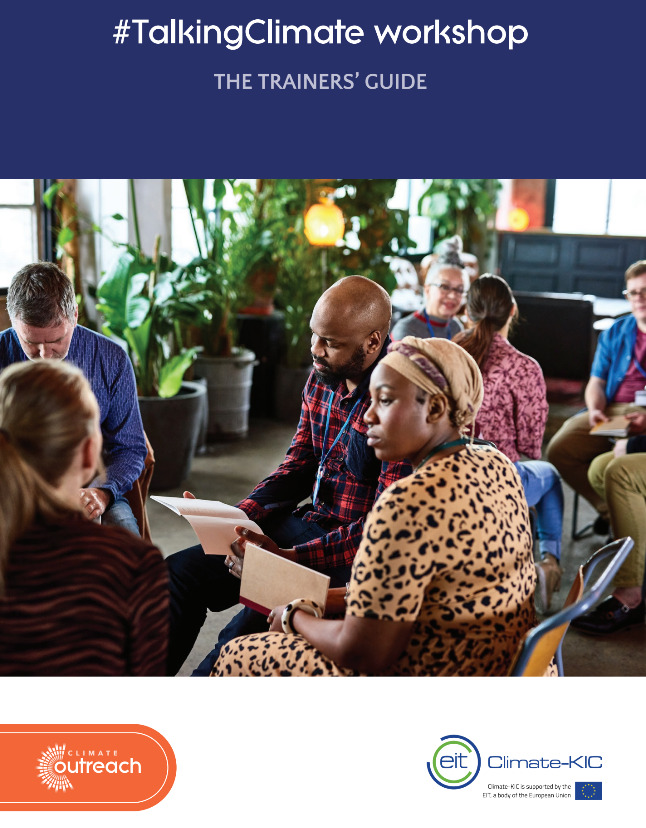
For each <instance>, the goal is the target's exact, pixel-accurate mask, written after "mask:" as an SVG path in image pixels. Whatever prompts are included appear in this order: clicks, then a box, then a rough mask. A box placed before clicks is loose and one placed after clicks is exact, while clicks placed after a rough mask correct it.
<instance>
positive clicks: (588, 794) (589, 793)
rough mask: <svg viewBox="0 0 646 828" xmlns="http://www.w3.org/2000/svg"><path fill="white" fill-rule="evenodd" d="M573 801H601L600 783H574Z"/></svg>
mask: <svg viewBox="0 0 646 828" xmlns="http://www.w3.org/2000/svg"><path fill="white" fill-rule="evenodd" d="M574 798H575V799H601V798H602V797H601V782H575V783H574Z"/></svg>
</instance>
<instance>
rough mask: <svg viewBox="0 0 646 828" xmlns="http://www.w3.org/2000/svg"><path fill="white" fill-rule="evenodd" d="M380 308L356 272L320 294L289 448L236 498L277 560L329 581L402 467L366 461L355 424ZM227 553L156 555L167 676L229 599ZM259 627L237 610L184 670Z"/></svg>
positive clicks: (238, 567) (201, 671)
mask: <svg viewBox="0 0 646 828" xmlns="http://www.w3.org/2000/svg"><path fill="white" fill-rule="evenodd" d="M390 312H391V306H390V297H389V296H388V293H387V292H386V291H385V290H384V289H383V288H382V287H380V286H379V285H378V284H377V283H376V282H373V281H372V280H370V279H366V278H365V277H363V276H347V277H346V278H345V279H341V280H339V281H338V282H336V283H335V284H334V285H332V287H330V288H329V289H328V290H326V291H325V293H323V295H322V296H321V298H320V299H319V300H318V302H317V303H316V305H315V307H314V311H313V313H312V318H311V321H310V325H311V328H312V345H311V350H312V360H313V365H314V371H313V373H312V375H311V376H310V378H309V380H308V381H307V384H306V385H305V390H304V391H303V405H302V409H301V417H300V421H299V424H298V429H297V431H296V434H295V435H294V439H293V440H292V444H291V446H290V448H289V450H288V452H287V455H286V457H285V460H284V461H283V462H282V463H281V464H280V466H279V467H278V468H277V469H276V471H275V472H273V474H271V475H270V476H269V477H267V478H266V479H265V480H263V481H262V482H261V483H259V484H258V485H257V486H256V488H255V489H254V490H253V492H251V494H250V495H249V496H248V497H247V498H245V500H243V501H242V502H241V503H239V504H238V506H239V507H240V508H241V509H242V510H243V511H244V512H246V514H247V515H248V516H249V517H250V518H251V519H252V520H254V521H255V522H256V523H258V524H259V525H260V526H261V528H262V529H263V531H264V532H267V533H268V534H271V536H272V537H273V538H274V539H275V540H276V541H277V542H278V544H279V546H280V547H281V548H282V552H281V554H282V555H283V556H284V557H289V558H291V559H292V560H295V561H297V562H298V563H300V564H304V565H305V566H309V567H311V568H312V569H317V570H319V571H321V572H325V573H326V574H328V575H329V576H330V578H331V585H332V586H333V587H341V586H344V585H345V584H346V583H347V581H348V578H349V576H350V568H351V566H352V561H353V560H354V556H355V553H356V551H357V548H358V546H359V541H360V540H361V533H362V530H363V522H364V518H365V516H366V514H367V513H368V512H369V510H370V508H371V507H372V505H373V503H374V501H375V499H376V498H377V497H378V495H379V494H380V493H381V492H382V491H383V489H385V488H386V487H387V486H389V485H390V484H391V483H392V482H393V481H395V480H398V479H399V478H400V477H402V475H404V474H407V473H408V472H409V471H410V467H409V466H407V465H406V464H399V463H394V464H388V463H381V462H380V461H379V460H378V459H377V458H376V457H375V455H374V452H373V450H372V448H371V447H370V446H369V445H368V444H367V438H366V425H365V423H364V421H363V415H364V413H365V411H366V409H367V408H368V405H369V394H368V383H369V381H370V375H371V373H372V371H373V369H374V367H375V366H376V365H377V363H378V362H379V360H380V359H381V358H382V357H383V356H384V355H385V353H386V345H387V344H388V342H389V339H388V329H389V327H390ZM308 497H310V498H311V500H309V501H308V502H307V503H305V504H304V505H302V506H300V507H299V506H298V504H299V503H301V502H302V501H303V500H305V499H306V498H308ZM234 558H235V559H234ZM234 558H231V559H230V561H229V562H230V564H231V567H230V568H229V569H225V568H224V567H223V566H222V559H221V558H220V557H218V556H213V555H205V554H204V551H203V549H202V547H201V546H194V547H191V548H190V549H184V550H182V551H181V552H176V553H175V554H174V555H170V556H169V557H168V558H166V563H167V565H168V568H169V573H170V582H171V642H170V656H169V673H171V674H175V673H176V672H177V671H178V670H179V668H180V667H181V666H182V664H183V663H184V661H185V659H186V657H187V656H188V655H189V653H190V652H191V649H192V648H193V645H194V643H195V640H196V638H197V636H198V634H199V631H200V628H201V626H202V624H203V623H204V619H205V618H206V611H207V608H208V609H211V610H212V611H214V612H217V611H220V610H223V609H228V608H229V607H232V606H234V605H235V604H237V603H238V601H239V597H240V584H239V578H240V574H241V571H242V564H243V558H242V556H241V555H240V556H234ZM230 575H233V576H236V577H233V578H232V577H230ZM264 629H266V619H265V617H264V616H263V615H261V614H260V613H257V612H254V611H252V610H250V609H248V608H245V609H244V610H242V611H241V612H239V613H238V614H237V615H236V616H235V618H234V619H233V620H232V621H231V622H230V623H229V624H228V625H227V626H226V627H225V628H224V629H223V630H222V632H221V633H220V636H219V641H218V644H217V645H216V648H215V649H214V650H213V651H212V652H211V653H210V654H209V655H208V656H207V657H206V658H205V659H204V660H203V662H202V664H200V666H199V667H198V668H197V670H196V671H195V672H194V675H208V674H209V673H210V671H211V668H212V666H213V664H214V662H215V659H216V658H217V655H218V652H219V648H220V646H221V645H222V644H223V643H225V642H227V641H230V640H231V639H232V638H235V637H236V636H238V635H243V634H244V633H247V632H257V631H260V630H264Z"/></svg>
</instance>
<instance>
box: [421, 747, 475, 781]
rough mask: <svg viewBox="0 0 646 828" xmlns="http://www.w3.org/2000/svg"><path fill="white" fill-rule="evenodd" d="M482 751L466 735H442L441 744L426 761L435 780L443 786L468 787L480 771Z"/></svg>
mask: <svg viewBox="0 0 646 828" xmlns="http://www.w3.org/2000/svg"><path fill="white" fill-rule="evenodd" d="M480 764H481V762H480V752H479V751H478V748H477V747H476V746H475V745H474V744H473V742H472V741H471V740H470V739H467V738H466V736H457V735H455V734H454V735H452V736H442V740H441V744H440V746H439V747H438V748H437V749H436V751H435V753H434V754H433V759H432V761H430V762H427V763H426V767H427V768H428V772H429V773H430V775H431V777H432V778H433V781H434V782H437V784H438V785H441V786H442V787H443V788H466V786H467V785H470V784H471V783H472V782H473V780H474V779H475V778H476V776H477V775H478V774H479V773H480Z"/></svg>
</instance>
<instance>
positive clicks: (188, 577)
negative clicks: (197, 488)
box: [166, 513, 351, 676]
mask: <svg viewBox="0 0 646 828" xmlns="http://www.w3.org/2000/svg"><path fill="white" fill-rule="evenodd" d="M260 526H261V528H262V530H263V532H264V533H265V534H266V535H268V536H269V537H270V538H272V540H274V541H275V542H276V543H277V544H278V546H280V547H282V548H290V547H292V546H295V545H297V544H300V543H305V542H307V541H309V540H314V539H315V538H320V537H322V536H323V535H327V534H328V531H329V530H328V529H324V528H323V527H321V526H319V525H318V524H316V523H311V522H309V521H306V520H303V519H302V518H300V517H298V516H295V515H291V514H288V515H286V516H285V515H284V513H281V514H280V515H276V516H273V517H271V518H267V519H266V520H265V521H263V522H262V523H261V524H260ZM166 565H167V567H168V574H169V578H170V607H171V621H170V643H169V656H168V674H169V675H175V674H176V673H177V671H178V670H179V669H180V667H181V666H182V664H183V663H184V662H185V661H186V659H187V658H188V656H189V654H190V652H191V650H192V649H193V646H194V644H195V641H196V639H197V636H198V635H199V632H200V630H201V628H202V625H203V623H204V620H205V619H206V612H207V610H211V611H212V612H220V611H221V610H224V609H228V608H229V607H233V606H235V604H237V603H238V602H239V600H240V581H239V579H238V578H236V577H234V576H233V575H231V574H230V573H229V570H228V569H227V568H226V566H224V559H223V558H222V556H221V555H205V554H204V550H203V549H202V547H201V546H192V547H190V548H189V549H182V550H181V551H180V552H175V554H173V555H169V556H168V557H167V558H166ZM321 571H323V572H324V573H325V574H326V575H329V576H330V587H338V586H344V585H345V584H346V583H347V582H348V580H349V579H350V571H351V567H350V566H341V567H334V568H331V569H329V570H321ZM294 597H295V598H296V597H298V596H296V595H295V596H294ZM266 630H267V617H266V616H265V615H263V614H262V613H259V612H255V611H254V610H250V609H248V608H247V607H245V608H244V609H242V610H241V611H240V612H239V613H238V614H237V615H236V616H235V617H234V618H232V619H231V621H230V622H229V623H228V624H227V625H226V627H224V628H223V629H222V631H221V632H220V635H219V637H218V641H217V643H216V645H215V647H214V649H213V650H212V651H211V652H210V653H209V654H208V656H207V657H206V658H205V659H204V660H203V661H202V663H201V664H200V665H199V667H197V668H196V670H195V671H194V672H193V675H194V676H208V675H209V673H210V672H211V668H212V667H213V665H214V664H215V662H216V660H217V657H218V655H219V654H220V648H221V647H222V646H223V645H224V644H226V643H227V642H229V641H231V640H232V639H234V638H237V637H238V636H240V635H247V634H249V633H252V632H265V631H266Z"/></svg>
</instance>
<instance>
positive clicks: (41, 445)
mask: <svg viewBox="0 0 646 828" xmlns="http://www.w3.org/2000/svg"><path fill="white" fill-rule="evenodd" d="M101 446H102V438H101V431H100V428H99V410H98V405H97V402H96V400H95V398H94V395H93V394H92V391H91V390H90V387H89V385H88V383H87V380H86V379H85V378H84V376H83V374H82V373H81V371H79V370H78V369H77V368H75V367H73V366H71V365H68V364H67V363H65V362H62V361H54V360H43V359H38V360H34V361H30V362H24V363H20V364H16V365H12V366H10V367H8V368H6V369H5V370H4V371H3V372H2V374H0V492H2V497H0V674H1V675H41V676H44V675H47V676H52V675H60V676H81V675H88V676H89V675H94V676H98V675H164V674H165V662H166V649H167V634H168V630H167V625H168V596H167V586H166V572H165V566H164V562H163V560H162V557H161V554H160V552H159V551H158V550H157V549H156V548H155V547H153V546H151V545H150V544H148V543H145V542H144V541H142V540H140V539H139V538H137V537H135V536H134V535H133V534H132V533H131V532H127V531H125V530H123V529H118V528H116V527H115V528H113V527H103V526H100V525H99V524H98V523H95V522H93V521H91V520H90V519H89V518H88V517H87V516H86V515H84V514H83V512H82V511H81V510H82V506H81V504H80V501H79V490H80V489H81V488H82V487H83V486H84V485H85V484H86V483H87V482H88V481H89V480H91V479H92V478H93V477H94V475H95V472H96V470H97V467H99V466H100V464H101Z"/></svg>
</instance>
